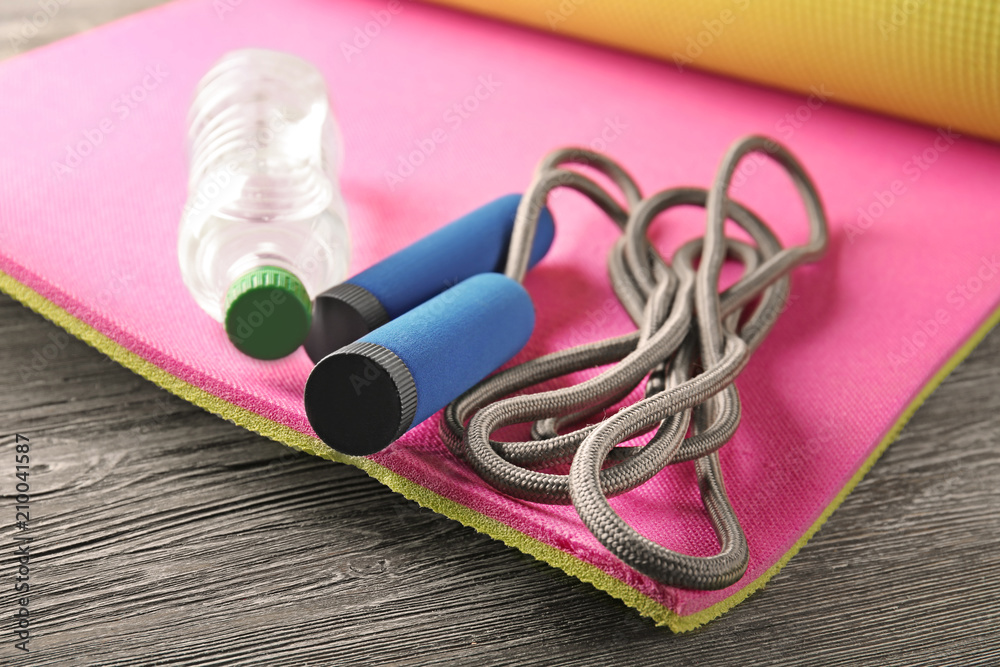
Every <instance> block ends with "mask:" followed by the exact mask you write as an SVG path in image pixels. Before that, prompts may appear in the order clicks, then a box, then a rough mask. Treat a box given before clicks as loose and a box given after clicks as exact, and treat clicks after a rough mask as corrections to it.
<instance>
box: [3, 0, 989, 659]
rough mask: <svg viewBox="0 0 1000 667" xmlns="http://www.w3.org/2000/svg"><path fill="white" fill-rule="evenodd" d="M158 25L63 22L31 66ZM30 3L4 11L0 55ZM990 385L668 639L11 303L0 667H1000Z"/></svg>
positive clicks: (100, 11) (979, 377) (74, 12)
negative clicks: (16, 493) (761, 581)
mask: <svg viewBox="0 0 1000 667" xmlns="http://www.w3.org/2000/svg"><path fill="white" fill-rule="evenodd" d="M153 4H158V3H157V2H156V0H136V1H134V2H102V1H100V0H87V1H84V0H76V1H74V2H69V3H68V4H66V5H65V6H63V7H62V9H61V10H60V12H59V14H58V15H57V16H56V17H54V18H53V19H52V21H51V22H50V23H49V25H48V27H47V29H46V31H45V32H44V33H40V34H39V35H38V36H37V37H36V38H35V39H34V40H33V41H32V42H31V44H30V45H31V46H32V47H34V46H38V45H40V44H41V43H43V42H44V41H48V40H52V39H56V38H59V37H62V36H65V35H67V34H70V33H72V32H75V31H77V30H81V29H83V28H85V27H88V26H90V25H94V24H97V23H100V22H103V21H105V20H109V19H111V18H113V17H114V16H116V15H121V14H125V13H128V12H130V11H135V10H138V9H141V8H142V7H145V6H150V5H153ZM38 6H39V5H38V3H37V2H28V1H25V0H4V3H3V5H2V8H0V39H3V40H4V42H5V43H6V41H7V40H6V39H5V37H4V36H5V35H7V34H9V30H10V28H11V26H16V25H17V24H18V23H19V21H20V19H21V17H22V16H24V15H25V14H26V13H29V12H32V11H37V8H38ZM53 341H55V342H57V343H58V344H59V345H63V347H62V349H61V350H60V352H59V353H58V355H57V356H56V357H55V358H54V359H52V360H47V361H46V363H45V364H44V367H41V366H42V364H40V363H36V364H35V366H36V368H35V369H32V368H31V363H32V361H33V360H35V359H36V357H35V356H34V353H35V352H36V351H38V350H40V349H41V348H42V347H43V346H44V345H46V344H48V343H49V342H53ZM998 389H1000V334H998V333H997V332H994V333H993V334H991V335H990V336H988V337H987V338H986V340H985V341H984V342H983V343H982V344H981V345H980V347H979V348H978V349H977V350H976V351H975V352H974V353H973V354H972V355H971V356H970V358H969V359H968V360H967V361H966V362H965V363H963V364H962V365H961V366H959V368H958V369H957V370H956V371H955V372H954V374H953V375H952V376H951V377H950V378H949V379H948V380H947V381H946V382H945V383H944V384H943V385H942V386H941V387H940V388H939V389H938V391H937V392H936V393H935V394H934V395H933V396H932V397H931V398H930V399H929V400H928V401H927V403H926V404H925V405H924V406H923V407H922V408H921V409H920V410H919V411H918V413H917V414H916V416H915V417H914V419H913V420H912V421H911V422H910V424H909V425H908V426H907V427H906V429H904V431H903V434H902V436H901V437H900V438H899V441H898V442H897V443H896V444H894V445H893V446H892V447H890V448H889V450H888V452H887V453H886V455H885V456H884V457H883V458H882V460H881V461H880V462H879V463H878V464H877V465H876V466H875V468H874V469H873V470H872V472H871V473H870V474H869V475H868V476H867V478H866V479H865V480H864V481H863V482H862V483H861V484H860V485H859V486H858V488H857V490H856V491H855V492H854V493H853V494H852V495H851V496H850V497H849V498H848V500H847V501H846V502H845V503H844V505H843V506H842V507H841V508H840V509H839V510H838V511H837V512H836V513H835V514H834V515H833V517H832V518H831V519H830V521H829V522H828V523H827V524H826V526H825V527H824V528H823V530H822V531H821V532H820V533H819V534H818V535H817V536H816V537H815V538H814V539H813V540H812V541H811V542H810V543H809V544H808V545H807V546H806V547H805V548H804V549H803V550H802V552H801V553H800V554H799V555H798V556H796V557H795V558H794V559H793V560H792V561H791V563H790V564H789V565H788V566H787V567H786V568H785V569H784V570H783V571H782V572H781V573H780V574H779V575H778V576H776V577H775V578H774V579H773V580H772V581H771V583H769V584H768V586H767V587H766V588H765V589H764V590H762V591H760V592H758V593H757V594H755V595H754V596H752V597H751V598H750V599H749V600H747V601H746V602H744V603H742V604H740V605H739V606H738V607H737V608H736V609H734V610H733V611H730V612H729V613H727V614H726V615H724V616H723V617H722V618H720V619H718V620H716V621H714V622H712V623H711V624H709V625H708V626H706V627H704V628H702V629H700V630H698V631H695V632H692V633H688V634H684V635H672V634H671V633H670V632H669V631H668V630H666V629H663V628H655V627H653V626H652V624H651V623H650V622H649V621H648V620H646V619H643V618H641V617H639V615H638V614H637V613H636V612H634V611H633V610H631V609H628V608H626V607H625V606H624V605H622V604H621V603H620V602H618V601H616V600H614V599H612V598H611V597H609V596H607V595H605V594H604V593H601V592H599V591H597V590H595V589H593V588H592V587H591V586H589V585H587V584H584V583H581V582H579V581H577V580H575V579H573V578H571V577H569V576H567V575H566V574H564V573H562V572H560V571H558V570H556V569H553V568H551V567H549V566H547V565H544V564H542V563H539V562H537V561H535V560H533V559H532V558H530V557H528V556H525V555H523V554H521V553H519V552H517V551H514V550H512V549H508V548H507V547H504V546H503V545H502V544H500V543H498V542H495V541H493V540H491V539H490V538H489V537H487V536H485V535H481V534H478V533H476V532H475V531H473V530H471V529H469V528H465V527H463V526H461V525H459V524H458V523H456V522H454V521H451V520H449V519H446V518H444V517H442V516H439V515H436V514H434V513H432V512H430V511H428V510H424V509H421V508H419V507H418V506H417V505H415V504H414V503H411V502H409V501H407V500H405V499H403V498H402V497H401V496H398V495H396V494H394V493H392V492H391V491H389V490H388V489H386V488H385V487H383V486H382V485H380V484H379V483H377V482H375V481H374V480H372V479H370V478H368V477H367V476H366V475H365V474H364V473H362V472H360V471H358V470H356V469H354V468H351V467H348V466H341V465H336V464H331V463H328V462H325V461H322V460H319V459H315V458H311V457H309V456H306V455H302V454H297V453H295V452H293V451H291V450H289V449H288V448H286V447H284V446H282V445H280V444H277V443H274V442H271V441H268V440H266V439H264V438H261V437H259V436H256V435H254V434H252V433H248V432H247V431H245V430H243V429H240V428H238V427H236V426H234V425H232V424H230V423H228V422H226V421H224V420H222V419H219V418H218V417H215V416H213V415H211V414H208V413H206V412H204V411H202V410H201V409H199V408H196V407H194V406H192V405H190V404H188V403H186V402H184V401H182V400H180V399H178V398H175V397H173V396H171V395H169V394H167V393H166V392H165V391H163V390H161V389H159V388H157V387H156V386H154V385H153V384H152V383H150V382H148V381H146V380H144V379H142V378H140V377H138V376H136V375H134V374H133V373H131V372H130V371H128V370H126V369H123V368H121V367H119V366H118V365H117V364H115V363H114V362H111V361H109V360H108V359H107V358H106V357H104V356H103V355H102V354H100V353H99V352H97V351H95V350H93V349H91V348H89V347H88V346H87V345H85V344H84V343H82V342H80V341H77V340H75V339H72V338H70V337H68V336H67V335H66V334H64V333H63V332H62V330H61V329H59V328H58V327H56V326H54V325H52V324H51V323H49V322H47V321H45V320H44V319H42V318H41V317H39V316H37V315H35V314H33V313H31V312H30V311H28V310H27V309H25V308H23V307H22V306H20V305H19V304H17V303H16V302H14V301H12V300H11V299H9V298H7V297H0V443H2V446H0V491H2V492H3V498H4V503H3V507H2V508H0V513H4V517H3V518H2V520H0V524H2V525H3V526H4V530H3V533H2V536H0V539H2V540H3V544H4V545H5V546H4V547H3V553H4V554H5V556H4V558H3V559H2V560H0V585H2V586H3V589H4V590H5V591H9V590H10V589H9V584H10V580H11V577H12V572H13V570H14V568H13V566H12V562H13V561H12V558H11V557H10V556H9V555H8V554H9V553H10V552H11V551H12V549H10V548H8V546H7V545H10V544H11V536H12V531H11V529H10V527H9V526H10V521H12V520H13V507H12V505H13V500H12V499H11V494H12V493H13V481H12V480H13V478H12V474H11V473H12V469H13V445H12V438H11V437H10V436H11V434H13V433H14V432H21V433H24V434H27V435H28V436H29V437H31V444H32V469H31V484H32V490H33V497H34V501H33V505H32V524H33V530H34V531H35V535H36V541H35V542H34V543H33V548H34V549H35V550H34V552H33V557H32V558H33V560H32V575H31V576H32V586H33V589H32V602H31V605H32V606H31V610H32V615H33V618H34V622H35V625H34V626H33V631H34V638H33V640H32V642H31V649H32V652H31V653H30V655H29V656H23V655H18V653H19V652H16V651H14V650H13V648H12V646H11V644H12V643H13V642H12V639H11V637H12V635H11V630H12V624H11V621H10V612H12V611H13V610H14V602H13V601H12V599H11V594H10V593H6V594H5V595H4V596H2V597H0V600H2V602H0V604H3V605H6V606H5V607H4V608H0V618H2V619H3V621H2V623H0V628H2V631H0V665H8V664H9V665H31V666H36V665H37V666H48V665H131V664H143V665H147V664H201V665H230V664H240V665H244V664H245V665H268V666H270V665H306V664H310V665H369V664H379V665H454V664H469V665H481V664H483V665H485V664H497V665H500V664H512V665H538V666H542V665H545V666H549V665H566V666H569V665H662V664H679V665H700V664H723V665H725V664H734V665H735V664H741V665H742V664H831V665H856V664H880V665H881V664H889V665H904V664H957V665H974V664H982V665H989V664H998V663H1000V549H998V546H1000V544H998V543H1000V492H998V489H1000V446H998V440H1000V392H998V391H997V390H998ZM8 515H9V516H8Z"/></svg>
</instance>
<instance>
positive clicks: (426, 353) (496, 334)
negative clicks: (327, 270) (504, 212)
mask: <svg viewBox="0 0 1000 667" xmlns="http://www.w3.org/2000/svg"><path fill="white" fill-rule="evenodd" d="M480 210H482V209H480ZM534 326H535V309H534V306H533V305H532V303H531V297H530V296H529V295H528V292H527V291H526V290H525V289H524V287H522V286H521V284H520V283H518V282H517V281H514V280H511V279H510V278H508V277H506V276H504V275H502V274H499V273H484V274H480V275H475V276H473V277H471V278H469V279H468V280H464V281H462V282H461V283H459V284H458V285H455V286H454V287H452V288H450V289H448V290H447V291H445V292H443V293H441V294H439V295H438V296H436V297H434V298H433V299H430V300H429V301H426V302H425V303H423V304H422V305H420V306H418V307H417V308H414V309H413V310H411V311H409V312H408V313H405V314H403V315H401V316H400V317H398V318H396V319H394V320H393V321H391V322H389V323H388V324H385V325H383V326H381V327H379V328H378V329H376V330H375V331H373V332H371V333H370V334H368V335H366V336H364V337H363V338H362V339H361V340H360V341H359V342H367V343H374V344H375V345H380V346H382V347H385V348H387V349H389V350H391V351H392V352H394V353H395V354H396V355H397V356H398V357H399V358H400V359H401V360H402V361H403V363H405V364H406V367H407V369H408V370H409V372H410V375H411V376H412V377H413V381H414V384H415V385H416V389H417V408H416V414H415V416H414V418H413V421H412V423H411V425H410V426H411V427H412V426H415V425H417V424H419V423H420V422H422V421H424V420H425V419H427V418H428V417H430V416H431V415H433V414H434V413H435V412H437V411H438V410H440V409H442V408H444V407H445V406H446V405H447V404H448V403H450V402H452V401H453V400H455V399H456V398H458V397H459V396H460V395H462V394H463V393H464V392H466V391H467V390H469V389H471V388H472V387H473V386H474V385H475V384H476V383H478V382H479V381H480V380H482V379H483V378H485V377H486V376H487V375H489V374H490V373H492V372H493V371H495V370H496V369H497V368H499V367H500V366H502V365H503V364H504V363H506V362H507V361H509V360H510V359H511V358H512V357H513V356H514V355H515V354H517V353H518V352H519V351H520V350H521V348H523V347H524V346H525V344H526V343H527V342H528V339H529V338H530V337H531V332H532V329H534Z"/></svg>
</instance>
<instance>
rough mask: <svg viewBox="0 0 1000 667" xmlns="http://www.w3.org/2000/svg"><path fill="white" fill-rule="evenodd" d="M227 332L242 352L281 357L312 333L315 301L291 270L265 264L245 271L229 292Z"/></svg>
mask: <svg viewBox="0 0 1000 667" xmlns="http://www.w3.org/2000/svg"><path fill="white" fill-rule="evenodd" d="M225 309H226V320H225V322H226V333H227V334H229V340H230V341H232V343H233V345H235V346H236V349H238V350H239V351H240V352H242V353H243V354H246V355H248V356H251V357H254V358H256V359H280V358H281V357H284V356H286V355H289V354H291V353H292V352H294V351H295V350H296V349H297V348H298V347H299V346H300V345H302V343H303V341H305V339H306V336H307V335H308V334H309V326H310V324H311V323H312V304H311V303H310V301H309V294H308V292H306V288H305V287H303V286H302V281H300V280H299V279H298V278H296V277H295V274H293V273H292V272H291V271H287V270H285V269H282V268H279V267H276V266H262V267H259V268H256V269H254V270H253V271H250V272H248V273H245V274H243V275H242V276H240V277H239V279H237V280H236V282H234V283H233V284H232V286H231V287H230V288H229V291H228V292H227V293H226V303H225Z"/></svg>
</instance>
